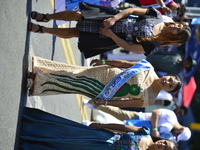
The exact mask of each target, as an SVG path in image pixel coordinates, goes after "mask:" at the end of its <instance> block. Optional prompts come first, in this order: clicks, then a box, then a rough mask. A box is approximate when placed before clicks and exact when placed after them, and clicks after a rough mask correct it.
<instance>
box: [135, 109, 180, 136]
mask: <svg viewBox="0 0 200 150" xmlns="http://www.w3.org/2000/svg"><path fill="white" fill-rule="evenodd" d="M159 111H160V116H159V119H158V128H160V129H161V130H162V131H163V132H165V133H168V132H170V131H171V129H172V128H173V125H174V124H175V123H176V122H178V120H177V117H176V114H175V113H174V112H173V111H171V110H168V109H159ZM137 115H138V116H139V119H140V120H145V121H151V115H152V113H143V112H139V113H137ZM161 127H162V128H161ZM160 132H161V131H160Z"/></svg>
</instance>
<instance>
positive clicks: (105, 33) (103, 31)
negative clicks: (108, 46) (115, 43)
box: [99, 28, 113, 37]
mask: <svg viewBox="0 0 200 150" xmlns="http://www.w3.org/2000/svg"><path fill="white" fill-rule="evenodd" d="M99 33H100V34H103V35H105V36H107V37H111V36H112V35H113V32H112V30H111V29H103V28H100V30H99Z"/></svg>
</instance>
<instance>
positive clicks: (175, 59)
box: [147, 50, 197, 76]
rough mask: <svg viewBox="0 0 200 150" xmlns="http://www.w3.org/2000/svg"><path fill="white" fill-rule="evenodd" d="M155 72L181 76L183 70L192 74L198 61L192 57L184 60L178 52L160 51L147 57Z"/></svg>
mask: <svg viewBox="0 0 200 150" xmlns="http://www.w3.org/2000/svg"><path fill="white" fill-rule="evenodd" d="M147 61H148V62H150V63H151V64H152V65H153V67H154V69H155V71H162V72H165V73H167V74H168V75H177V76H179V75H180V73H181V72H182V71H183V69H185V70H186V72H190V71H191V70H192V68H194V67H195V66H196V64H197V63H196V60H194V59H193V58H192V56H190V55H189V56H187V58H185V59H182V56H181V55H180V54H179V53H177V52H168V51H165V50H161V51H158V52H156V53H154V54H152V55H149V56H148V57H147Z"/></svg>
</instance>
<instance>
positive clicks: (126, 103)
mask: <svg viewBox="0 0 200 150" xmlns="http://www.w3.org/2000/svg"><path fill="white" fill-rule="evenodd" d="M94 102H95V104H96V105H110V106H115V107H143V102H144V101H143V100H141V99H131V100H109V101H105V100H103V99H95V100H94Z"/></svg>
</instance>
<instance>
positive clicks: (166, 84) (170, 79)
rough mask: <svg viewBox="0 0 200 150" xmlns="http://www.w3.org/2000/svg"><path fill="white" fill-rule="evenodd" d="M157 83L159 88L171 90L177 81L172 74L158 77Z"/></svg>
mask: <svg viewBox="0 0 200 150" xmlns="http://www.w3.org/2000/svg"><path fill="white" fill-rule="evenodd" d="M158 84H159V86H160V88H161V90H164V91H167V92H171V91H173V90H174V89H175V88H176V86H177V84H178V81H177V80H176V78H175V77H174V76H163V77H162V78H160V79H159V83H158Z"/></svg>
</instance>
